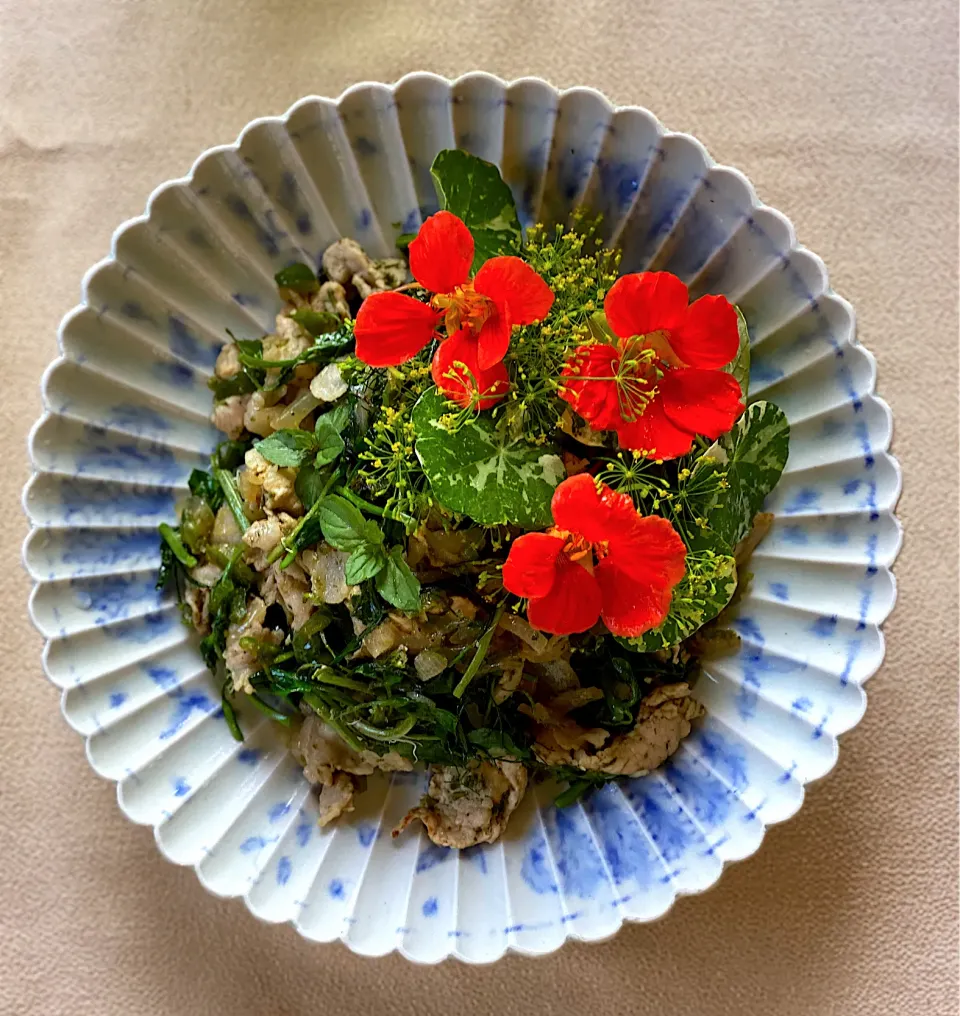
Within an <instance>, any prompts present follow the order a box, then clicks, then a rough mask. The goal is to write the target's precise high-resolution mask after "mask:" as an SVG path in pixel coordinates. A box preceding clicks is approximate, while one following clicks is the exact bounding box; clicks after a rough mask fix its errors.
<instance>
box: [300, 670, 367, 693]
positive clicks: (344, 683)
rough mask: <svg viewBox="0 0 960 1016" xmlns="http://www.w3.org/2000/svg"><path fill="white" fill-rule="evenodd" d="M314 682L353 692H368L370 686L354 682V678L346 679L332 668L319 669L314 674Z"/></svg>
mask: <svg viewBox="0 0 960 1016" xmlns="http://www.w3.org/2000/svg"><path fill="white" fill-rule="evenodd" d="M313 680H314V681H318V682H319V683H320V684H331V685H333V686H334V687H335V688H349V689H350V690H351V691H366V690H367V688H368V685H366V684H364V683H363V682H362V681H354V680H353V678H352V677H344V676H343V675H342V674H338V673H337V672H336V671H335V670H331V669H330V667H317V669H316V670H315V671H314V674H313Z"/></svg>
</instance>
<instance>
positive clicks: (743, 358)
mask: <svg viewBox="0 0 960 1016" xmlns="http://www.w3.org/2000/svg"><path fill="white" fill-rule="evenodd" d="M734 310H735V311H736V312H737V331H738V332H739V334H740V347H739V349H738V350H737V355H736V356H735V357H734V358H733V359H732V360H731V361H730V363H728V364H727V365H726V367H724V368H723V369H724V371H725V372H726V373H727V374H732V375H733V376H734V377H735V378H736V379H737V381H739V382H740V391H741V392H743V401H744V402H746V401H747V389H748V388H749V386H750V332H748V331H747V319H746V318H745V317H744V316H743V314H742V313H741V311H740V308H739V307H734Z"/></svg>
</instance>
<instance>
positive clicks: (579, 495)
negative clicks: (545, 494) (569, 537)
mask: <svg viewBox="0 0 960 1016" xmlns="http://www.w3.org/2000/svg"><path fill="white" fill-rule="evenodd" d="M550 510H551V511H552V512H553V521H554V523H555V524H556V525H557V527H558V528H559V529H565V530H566V531H567V532H569V533H575V534H576V535H577V536H583V537H584V538H586V539H587V540H589V541H590V542H591V543H598V542H599V541H601V540H605V539H606V538H607V525H606V522H607V520H606V515H607V513H606V511H605V510H604V506H603V505H602V503H601V501H600V495H599V494H598V493H597V481H596V480H594V478H593V477H592V476H591V475H590V474H589V473H577V475H576V476H571V477H568V478H567V479H566V480H564V481H563V483H561V484H560V486H559V487H557V489H556V490H555V491H554V492H553V499H552V500H551V502H550Z"/></svg>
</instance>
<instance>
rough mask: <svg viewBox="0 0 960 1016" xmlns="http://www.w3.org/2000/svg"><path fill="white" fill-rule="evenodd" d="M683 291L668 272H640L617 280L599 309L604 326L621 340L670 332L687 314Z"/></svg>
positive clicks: (684, 287)
mask: <svg viewBox="0 0 960 1016" xmlns="http://www.w3.org/2000/svg"><path fill="white" fill-rule="evenodd" d="M687 300H688V293H687V287H686V286H685V285H684V284H683V283H682V282H681V281H680V280H679V279H678V278H677V277H676V275H671V274H670V273H669V272H641V273H639V274H636V275H624V276H623V277H622V278H620V279H617V281H616V282H615V283H614V284H613V286H612V287H611V289H610V292H609V293H607V298H606V300H604V302H603V309H604V311H605V312H606V315H607V323H608V324H609V325H610V327H611V328H612V329H613V330H614V332H615V333H616V334H617V335H619V336H620V337H621V338H623V339H629V338H630V337H631V336H633V335H648V334H649V333H650V332H659V331H667V332H672V331H673V330H674V329H675V328H678V327H679V326H680V325H681V324H682V323H683V321H684V319H685V317H686V313H687Z"/></svg>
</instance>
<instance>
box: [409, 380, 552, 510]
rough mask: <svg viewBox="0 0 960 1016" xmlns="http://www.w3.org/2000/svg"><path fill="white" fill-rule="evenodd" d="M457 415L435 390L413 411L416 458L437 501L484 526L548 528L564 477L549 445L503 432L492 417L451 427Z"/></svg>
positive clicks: (424, 397) (476, 418) (423, 397)
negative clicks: (498, 429) (557, 491)
mask: <svg viewBox="0 0 960 1016" xmlns="http://www.w3.org/2000/svg"><path fill="white" fill-rule="evenodd" d="M456 412H458V411H457V410H456V409H455V407H453V406H451V404H450V403H449V402H447V400H446V399H445V398H444V397H443V396H442V395H441V394H440V393H439V392H438V391H437V389H436V388H430V389H428V390H427V391H426V392H424V394H423V395H421V396H420V399H419V401H418V402H417V404H416V406H414V409H413V424H414V428H415V431H416V451H417V458H419V459H420V464H421V465H422V466H423V471H424V472H425V473H426V474H427V478H428V479H429V480H430V486H431V488H432V490H433V495H434V497H436V499H437V500H438V501H439V502H440V503H441V504H442V505H443V506H444V507H445V508H448V509H450V510H451V511H455V512H460V513H462V514H464V515H469V516H470V518H472V519H473V520H474V521H475V522H479V523H480V524H481V525H483V526H493V525H498V524H500V523H512V524H514V525H518V526H522V527H523V528H524V529H543V528H545V527H546V526H549V525H550V523H551V521H552V516H551V513H550V499H551V498H552V497H553V491H554V489H555V488H556V486H557V484H559V483H560V481H561V480H562V479H564V477H565V476H566V472H565V471H564V468H563V462H561V460H560V458H559V457H558V456H557V455H555V454H554V453H553V452H552V450H551V449H550V447H549V446H540V445H533V444H530V443H529V442H526V441H522V440H517V441H513V440H510V438H509V437H508V436H505V435H502V434H499V433H498V432H497V428H496V424H495V423H494V421H493V420H492V419H491V418H490V416H489V414H479V415H477V416H474V417H472V418H470V419H468V420H466V421H465V422H458V424H457V426H456V428H455V429H453V428H452V427H451V423H450V421H449V419H448V418H449V417H450V415H451V413H456Z"/></svg>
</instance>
